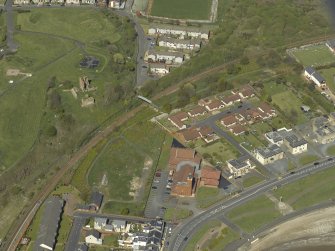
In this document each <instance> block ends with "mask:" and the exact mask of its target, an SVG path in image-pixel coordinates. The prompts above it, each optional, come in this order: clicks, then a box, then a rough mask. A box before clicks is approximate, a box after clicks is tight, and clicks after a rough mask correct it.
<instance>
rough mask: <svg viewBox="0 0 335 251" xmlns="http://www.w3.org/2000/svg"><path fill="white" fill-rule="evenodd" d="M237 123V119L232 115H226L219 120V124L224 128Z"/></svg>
mask: <svg viewBox="0 0 335 251" xmlns="http://www.w3.org/2000/svg"><path fill="white" fill-rule="evenodd" d="M237 122H238V119H237V118H236V116H235V115H234V114H231V115H228V116H226V117H224V118H223V119H222V120H221V123H222V124H223V125H224V126H230V125H233V124H236V123H237Z"/></svg>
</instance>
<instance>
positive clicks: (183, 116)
mask: <svg viewBox="0 0 335 251" xmlns="http://www.w3.org/2000/svg"><path fill="white" fill-rule="evenodd" d="M187 119H188V114H187V113H186V112H177V113H175V114H172V115H170V116H169V117H168V120H169V121H170V122H171V123H172V124H173V125H174V126H175V127H177V128H178V129H179V130H182V129H185V128H186V125H185V124H184V123H183V122H184V121H186V120H187Z"/></svg>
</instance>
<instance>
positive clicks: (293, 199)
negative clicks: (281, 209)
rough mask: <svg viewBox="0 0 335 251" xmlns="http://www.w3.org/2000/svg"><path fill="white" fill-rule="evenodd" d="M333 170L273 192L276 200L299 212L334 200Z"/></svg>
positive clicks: (334, 183)
mask: <svg viewBox="0 0 335 251" xmlns="http://www.w3.org/2000/svg"><path fill="white" fill-rule="evenodd" d="M334 175H335V168H334V167H332V168H330V169H328V170H325V171H322V172H318V173H316V174H312V175H310V176H308V177H306V178H303V179H300V180H298V181H296V182H294V183H291V184H288V185H285V186H283V187H281V188H279V189H277V190H276V191H275V192H274V195H275V196H276V197H277V198H278V199H280V198H281V199H282V200H283V201H284V202H285V203H288V204H289V205H291V206H292V207H293V208H294V209H295V210H300V209H303V208H306V207H309V206H312V205H316V204H318V203H320V202H323V201H327V200H330V199H334V198H335V182H334Z"/></svg>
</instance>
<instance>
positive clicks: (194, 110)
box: [188, 105, 207, 116]
mask: <svg viewBox="0 0 335 251" xmlns="http://www.w3.org/2000/svg"><path fill="white" fill-rule="evenodd" d="M206 112H207V110H206V108H205V107H203V106H200V105H197V106H196V107H194V108H192V109H191V110H190V111H189V112H188V114H189V115H190V116H196V115H198V114H203V113H206Z"/></svg>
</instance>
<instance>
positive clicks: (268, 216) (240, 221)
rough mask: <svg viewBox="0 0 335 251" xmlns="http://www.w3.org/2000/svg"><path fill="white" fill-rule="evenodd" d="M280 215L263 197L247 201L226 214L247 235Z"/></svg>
mask: <svg viewBox="0 0 335 251" xmlns="http://www.w3.org/2000/svg"><path fill="white" fill-rule="evenodd" d="M280 215H281V214H280V213H279V211H277V210H276V209H275V205H274V204H273V202H272V201H270V200H269V199H268V198H267V197H266V196H265V195H262V196H259V197H257V198H256V199H253V200H251V201H248V202H246V203H244V204H243V205H241V206H239V207H236V208H234V209H233V210H232V211H230V212H228V214H227V216H228V218H229V219H230V220H231V221H232V222H234V223H235V224H237V225H239V226H240V227H241V228H242V229H243V230H244V231H246V232H248V233H252V232H254V231H255V230H257V229H258V228H260V227H261V226H264V225H265V224H267V223H270V222H271V221H272V220H274V219H275V218H277V217H279V216H280Z"/></svg>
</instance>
